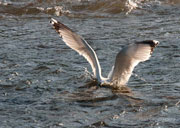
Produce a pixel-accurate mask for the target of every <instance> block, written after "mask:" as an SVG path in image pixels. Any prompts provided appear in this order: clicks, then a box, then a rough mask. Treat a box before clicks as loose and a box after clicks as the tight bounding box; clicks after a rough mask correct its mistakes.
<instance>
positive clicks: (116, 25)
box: [0, 0, 180, 128]
mask: <svg viewBox="0 0 180 128" xmlns="http://www.w3.org/2000/svg"><path fill="white" fill-rule="evenodd" d="M51 17H53V18H55V19H57V20H59V21H61V22H62V23H64V24H66V25H67V26H69V27H70V28H72V29H73V30H74V31H75V32H77V33H78V34H80V35H81V36H83V37H84V38H85V39H86V40H87V41H88V43H89V44H90V45H91V46H92V47H93V49H94V50H95V51H96V53H97V55H98V58H99V60H100V63H101V66H102V69H103V70H102V73H103V75H104V76H105V75H107V74H108V72H109V71H110V69H111V66H112V65H113V63H114V59H115V56H116V54H117V53H118V51H119V50H120V49H121V48H122V47H123V46H124V45H127V44H130V43H133V42H135V41H141V40H147V39H156V40H159V41H160V45H159V46H158V47H157V48H156V49H155V51H154V53H153V55H152V57H151V59H150V60H148V61H146V62H144V63H141V64H139V65H138V66H137V67H136V68H135V70H134V74H133V76H132V77H131V79H130V81H129V83H128V87H129V88H130V89H131V90H132V93H129V94H123V93H119V92H117V91H114V90H111V89H109V88H99V87H97V86H96V83H91V77H90V75H89V73H91V68H90V66H89V64H88V63H87V62H86V60H85V59H84V58H83V57H81V56H79V55H78V54H77V53H76V52H74V51H73V50H71V49H70V48H68V47H67V46H66V45H65V44H64V42H63V41H61V39H60V38H59V36H58V35H57V33H56V32H55V31H54V30H53V29H52V26H51V25H50V23H49V20H50V18H51ZM0 21H1V22H0V126H1V127H2V128H8V127H13V128H16V127H17V128H21V127H22V128H24V127H27V128H29V127H44V128H45V127H51V128H56V127H64V128H66V127H68V128H69V127H72V128H74V127H77V128H79V127H82V128H85V127H103V128H112V127H113V128H116V127H117V128H118V127H125V128H128V127H149V128H150V127H153V128H154V127H155V128H156V127H157V128H166V127H167V128H168V127H174V128H175V127H177V128H178V127H179V126H180V93H179V91H180V80H179V76H180V72H179V68H180V52H179V51H180V45H179V44H180V43H179V41H180V40H179V35H180V29H179V25H180V1H179V0H165V1H164V0H140V1H139V0H129V1H128V0H117V1H110V0H51V1H50V0H45V1H44V0H29V1H28V2H27V1H25V0H1V1H0Z"/></svg>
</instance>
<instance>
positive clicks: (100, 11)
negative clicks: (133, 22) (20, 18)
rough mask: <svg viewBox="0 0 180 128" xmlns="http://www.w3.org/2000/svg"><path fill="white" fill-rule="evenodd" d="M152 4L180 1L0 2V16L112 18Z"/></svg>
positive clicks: (176, 2)
mask: <svg viewBox="0 0 180 128" xmlns="http://www.w3.org/2000/svg"><path fill="white" fill-rule="evenodd" d="M154 2H156V3H157V2H159V3H166V4H179V3H180V0H115V1H112V0H30V1H28V2H25V1H24V0H19V1H18V2H16V1H14V0H9V1H7V0H6V1H4V2H0V14H10V15H29V14H30V15H36V14H39V13H40V14H48V15H56V16H60V15H66V16H72V17H74V16H91V15H93V16H112V15H117V14H121V13H125V14H129V13H131V12H132V11H133V10H135V9H141V8H143V7H144V6H149V5H150V4H152V3H154Z"/></svg>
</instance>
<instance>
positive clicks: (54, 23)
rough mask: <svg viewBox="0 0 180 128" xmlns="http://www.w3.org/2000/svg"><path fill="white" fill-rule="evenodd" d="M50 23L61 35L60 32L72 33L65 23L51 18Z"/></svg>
mask: <svg viewBox="0 0 180 128" xmlns="http://www.w3.org/2000/svg"><path fill="white" fill-rule="evenodd" d="M50 23H51V24H52V26H53V27H54V29H55V30H56V31H57V32H58V33H59V30H64V29H65V30H69V31H72V30H71V29H70V28H68V27H67V26H66V25H64V24H63V23H61V22H59V21H57V20H55V19H53V18H51V20H50Z"/></svg>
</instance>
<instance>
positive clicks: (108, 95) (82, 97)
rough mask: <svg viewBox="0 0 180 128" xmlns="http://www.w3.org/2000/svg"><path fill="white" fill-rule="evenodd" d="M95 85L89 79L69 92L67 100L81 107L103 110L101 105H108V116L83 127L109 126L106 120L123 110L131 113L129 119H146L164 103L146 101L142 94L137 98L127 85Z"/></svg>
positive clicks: (162, 107) (152, 115) (153, 114)
mask: <svg viewBox="0 0 180 128" xmlns="http://www.w3.org/2000/svg"><path fill="white" fill-rule="evenodd" d="M97 85H98V83H97V82H96V81H90V82H87V83H86V84H85V85H83V86H81V87H78V88H77V89H76V90H75V91H74V92H73V93H71V94H70V95H71V96H70V97H69V98H70V99H69V100H71V101H72V102H76V103H77V104H78V106H79V107H82V108H96V109H97V108H98V110H100V111H101V110H102V111H103V107H104V108H106V107H110V108H109V109H110V110H108V111H109V114H108V116H106V117H104V118H102V119H99V120H97V121H94V122H91V124H90V125H86V126H83V127H111V124H109V123H107V122H106V121H107V120H113V119H114V117H115V118H116V114H117V113H123V112H125V113H126V112H127V113H132V114H133V115H131V117H130V118H131V119H130V120H134V121H147V120H149V119H150V118H152V117H155V116H157V115H158V114H159V113H160V112H161V111H162V110H163V109H164V105H163V104H161V103H160V104H157V103H154V102H152V101H147V99H143V96H142V97H140V98H139V97H138V96H136V92H133V91H132V90H131V89H130V88H129V87H127V86H123V87H122V88H119V89H115V88H111V87H109V86H105V87H101V86H97ZM141 109H142V110H141ZM127 115H128V114H127ZM118 118H120V116H118ZM113 127H114V126H113Z"/></svg>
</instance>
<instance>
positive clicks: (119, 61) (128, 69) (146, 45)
mask: <svg viewBox="0 0 180 128" xmlns="http://www.w3.org/2000/svg"><path fill="white" fill-rule="evenodd" d="M158 44H159V42H158V41H155V40H147V41H142V42H136V43H134V44H131V45H128V46H126V47H124V48H123V49H122V50H121V51H120V52H119V53H118V54H117V56H116V61H115V66H114V70H113V73H112V75H111V77H110V79H111V82H112V83H113V84H114V85H117V86H121V85H125V84H126V83H127V82H128V80H129V78H130V76H131V74H132V71H133V69H134V67H135V66H136V65H137V64H138V63H139V62H143V61H146V60H148V59H149V58H150V56H151V54H152V52H153V50H154V48H155V47H156V46H157V45H158Z"/></svg>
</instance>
